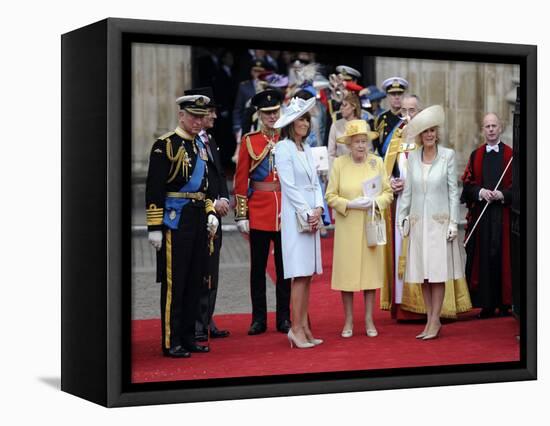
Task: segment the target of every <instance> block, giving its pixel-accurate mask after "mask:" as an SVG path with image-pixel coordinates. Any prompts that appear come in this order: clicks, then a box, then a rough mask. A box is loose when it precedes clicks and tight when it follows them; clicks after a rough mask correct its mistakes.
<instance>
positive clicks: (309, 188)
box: [302, 185, 318, 192]
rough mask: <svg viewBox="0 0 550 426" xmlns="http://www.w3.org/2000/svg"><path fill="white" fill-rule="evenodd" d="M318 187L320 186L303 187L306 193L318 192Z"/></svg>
mask: <svg viewBox="0 0 550 426" xmlns="http://www.w3.org/2000/svg"><path fill="white" fill-rule="evenodd" d="M317 186H318V185H306V186H302V188H303V189H304V191H311V192H313V191H316V190H317Z"/></svg>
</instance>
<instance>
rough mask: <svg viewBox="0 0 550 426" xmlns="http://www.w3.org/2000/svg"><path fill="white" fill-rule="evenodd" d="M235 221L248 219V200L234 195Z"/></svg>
mask: <svg viewBox="0 0 550 426" xmlns="http://www.w3.org/2000/svg"><path fill="white" fill-rule="evenodd" d="M235 200H236V206H235V220H242V219H248V198H246V197H244V196H242V195H235Z"/></svg>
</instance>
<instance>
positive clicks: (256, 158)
mask: <svg viewBox="0 0 550 426" xmlns="http://www.w3.org/2000/svg"><path fill="white" fill-rule="evenodd" d="M273 145H274V144H273V142H271V141H270V142H268V143H267V145H266V146H265V148H264V149H263V151H262V152H261V153H260V155H256V154H255V153H254V150H253V149H252V143H251V142H250V137H249V136H247V137H246V148H247V149H248V155H250V158H252V160H254V161H253V163H252V164H251V165H250V169H249V172H252V171H254V169H256V167H258V166H259V165H260V162H261V161H262V160H263V159H264V158H265V156H266V155H267V154H268V153H269V152H270V151H271V148H272V147H273ZM270 164H271V163H270Z"/></svg>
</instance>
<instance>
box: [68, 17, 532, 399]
mask: <svg viewBox="0 0 550 426" xmlns="http://www.w3.org/2000/svg"><path fill="white" fill-rule="evenodd" d="M536 68H537V50H536V46H527V45H516V44H498V43H483V42H464V41H454V40H438V39H416V38H402V37H386V36H375V35H361V34H343V33H323V32H312V31H295V30H284V31H283V30H279V29H271V28H252V27H233V26H220V25H204V24H197V23H178V22H156V21H140V20H127V19H111V18H110V19H106V20H104V21H100V22H97V23H95V24H92V25H90V26H87V27H84V28H80V29H77V30H75V31H73V32H70V33H67V34H64V35H63V37H62V120H63V122H62V166H63V169H62V389H63V390H64V391H66V392H69V393H72V394H75V395H78V396H80V397H83V398H86V399H89V400H91V401H94V402H96V403H99V404H102V405H105V406H129V405H143V404H158V403H173V402H193V401H208V400H223V399H240V398H256V397H269V396H282V395H305V394H313V393H330V392H348V391H363V390H377V389H394V388H412V387H423V386H442V385H456V384H470V383H488V382H500V381H517V380H533V379H536V377H537V376H536V347H537V330H536V315H537V312H536V186H537V182H536V153H537V139H536V137H537V135H536V88H537V74H536ZM314 153H320V154H319V155H317V154H314ZM327 155H328V161H327ZM316 158H317V160H316ZM316 164H317V166H316ZM319 164H322V166H319ZM371 181H372V182H374V181H376V182H378V183H377V185H376V187H375V188H374V189H372V190H370V191H367V192H365V193H363V184H364V183H365V182H371ZM375 190H376V191H375ZM374 192H376V193H374ZM365 194H367V195H368V196H366V195H365ZM370 223H376V226H375V227H371V226H369V224H370ZM369 228H373V229H375V230H376V231H375V232H378V233H380V232H382V234H383V235H378V236H376V237H377V238H375V240H374V241H375V243H374V244H372V245H371V244H369V243H368V241H370V239H369V231H368V229H369Z"/></svg>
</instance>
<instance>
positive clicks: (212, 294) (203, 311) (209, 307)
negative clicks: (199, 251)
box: [195, 216, 222, 334]
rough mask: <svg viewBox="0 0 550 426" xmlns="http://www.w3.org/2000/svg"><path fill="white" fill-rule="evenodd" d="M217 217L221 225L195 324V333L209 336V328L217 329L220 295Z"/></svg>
mask: <svg viewBox="0 0 550 426" xmlns="http://www.w3.org/2000/svg"><path fill="white" fill-rule="evenodd" d="M216 217H217V218H218V220H219V221H220V225H219V226H218V230H217V231H216V237H215V239H214V251H213V252H212V254H208V260H207V262H208V271H207V273H206V278H205V279H204V282H203V285H202V286H201V291H200V300H199V312H198V315H197V321H196V323H195V331H196V333H197V334H207V331H208V327H210V330H214V329H215V328H216V324H215V323H214V320H213V319H212V315H214V309H215V308H216V297H217V295H218V278H219V274H220V251H221V248H222V226H221V218H220V217H219V216H216ZM208 280H210V288H208V287H209V285H208Z"/></svg>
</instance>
